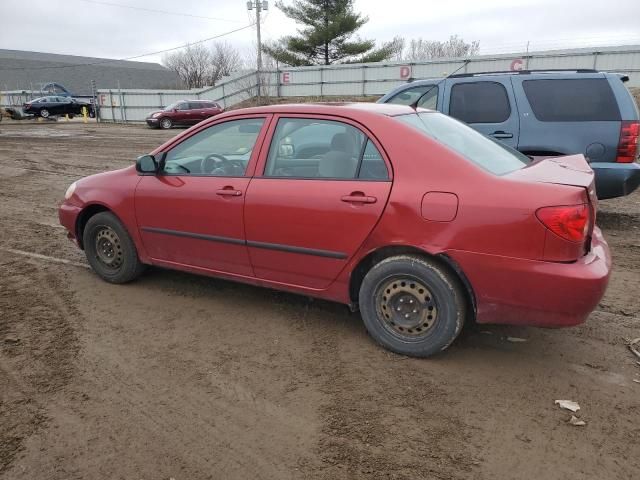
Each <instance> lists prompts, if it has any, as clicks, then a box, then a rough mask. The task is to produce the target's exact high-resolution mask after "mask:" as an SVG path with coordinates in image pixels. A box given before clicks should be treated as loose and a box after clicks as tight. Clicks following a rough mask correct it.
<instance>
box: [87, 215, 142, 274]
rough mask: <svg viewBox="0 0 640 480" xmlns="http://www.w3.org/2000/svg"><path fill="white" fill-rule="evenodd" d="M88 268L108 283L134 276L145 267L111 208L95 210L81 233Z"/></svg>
mask: <svg viewBox="0 0 640 480" xmlns="http://www.w3.org/2000/svg"><path fill="white" fill-rule="evenodd" d="M82 240H83V242H84V249H85V253H86V255H87V260H88V261H89V264H90V265H91V268H93V270H94V271H95V272H96V273H97V274H98V275H99V276H100V277H101V278H102V279H103V280H106V281H107V282H110V283H126V282H130V281H131V280H134V279H135V278H137V277H138V276H140V274H141V273H142V271H143V270H144V264H143V263H142V262H140V259H139V258H138V252H137V251H136V246H135V244H134V243H133V240H131V237H130V236H129V233H128V232H127V230H126V229H125V227H124V225H123V224H122V223H121V222H120V220H118V218H117V217H116V216H115V215H113V214H112V213H110V212H101V213H97V214H96V215H94V216H93V217H91V218H90V219H89V221H87V225H86V226H85V229H84V233H83V235H82Z"/></svg>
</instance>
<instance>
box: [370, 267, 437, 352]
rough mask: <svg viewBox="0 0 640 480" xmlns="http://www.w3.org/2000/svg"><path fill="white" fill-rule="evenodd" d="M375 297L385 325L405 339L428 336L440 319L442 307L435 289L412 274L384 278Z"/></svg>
mask: <svg viewBox="0 0 640 480" xmlns="http://www.w3.org/2000/svg"><path fill="white" fill-rule="evenodd" d="M374 300H375V304H376V311H377V313H378V318H379V319H380V321H381V323H382V325H383V326H384V328H385V329H386V330H387V331H388V332H389V333H391V334H392V335H394V336H396V337H400V338H402V339H404V340H408V341H411V340H418V339H421V338H423V337H425V336H427V335H428V334H429V333H430V332H431V330H432V329H433V327H434V325H435V324H436V322H437V320H438V308H437V304H436V300H435V298H434V297H433V294H432V292H431V290H429V289H428V288H427V286H426V285H425V284H424V282H422V281H421V280H418V279H417V278H414V277H411V276H408V275H402V276H394V277H391V278H387V279H385V280H383V281H382V282H381V283H380V284H379V286H378V288H377V290H376V293H375V299H374Z"/></svg>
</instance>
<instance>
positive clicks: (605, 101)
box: [522, 78, 620, 122]
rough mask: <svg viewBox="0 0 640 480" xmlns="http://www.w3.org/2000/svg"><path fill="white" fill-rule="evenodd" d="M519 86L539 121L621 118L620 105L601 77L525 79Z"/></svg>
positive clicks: (590, 120) (592, 120) (585, 120)
mask: <svg viewBox="0 0 640 480" xmlns="http://www.w3.org/2000/svg"><path fill="white" fill-rule="evenodd" d="M522 86H523V88H524V93H525V95H526V96H527V100H528V101H529V104H530V105H531V109H532V110H533V114H534V115H535V116H536V118H537V119H538V120H540V121H541V122H595V121H607V120H620V109H619V108H618V104H617V103H616V99H615V97H614V95H613V92H612V91H611V87H609V83H608V82H607V80H606V79H604V78H581V79H556V80H546V79H545V80H525V81H524V82H522Z"/></svg>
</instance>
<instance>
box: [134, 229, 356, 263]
mask: <svg viewBox="0 0 640 480" xmlns="http://www.w3.org/2000/svg"><path fill="white" fill-rule="evenodd" d="M141 230H143V231H145V232H152V233H161V234H164V235H173V236H174V237H187V238H197V239H198V240H207V241H210V242H219V243H230V244H233V245H246V246H248V247H255V248H263V249H265V250H278V251H281V252H290V253H300V254H302V255H313V256H316V257H326V258H337V259H345V258H347V257H348V255H347V254H346V253H342V252H334V251H331V250H320V249H316V248H305V247H294V246H291V245H282V244H279V243H267V242H253V241H251V240H249V241H245V240H241V239H239V238H232V237H219V236H217V235H205V234H203V233H190V232H182V231H179V230H169V229H166V228H156V227H142V228H141Z"/></svg>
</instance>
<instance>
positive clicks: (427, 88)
mask: <svg viewBox="0 0 640 480" xmlns="http://www.w3.org/2000/svg"><path fill="white" fill-rule="evenodd" d="M422 95H424V96H423V97H422V98H420V97H421V96H422ZM419 98H420V103H418V106H419V107H422V108H430V109H431V110H436V108H437V107H438V86H437V85H423V86H421V87H414V88H408V89H407V90H403V91H402V92H400V93H399V94H397V95H396V96H395V97H393V98H391V99H390V100H389V101H388V102H387V103H395V104H397V105H413V104H414V103H415V102H416V100H418V99H419Z"/></svg>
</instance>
